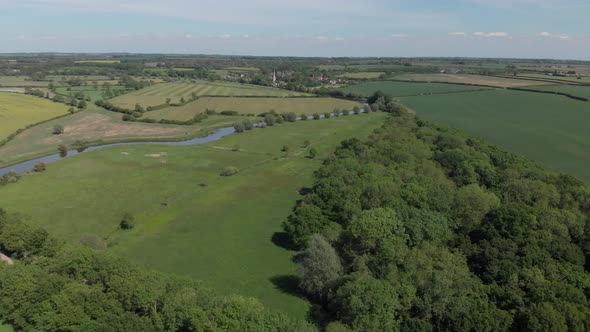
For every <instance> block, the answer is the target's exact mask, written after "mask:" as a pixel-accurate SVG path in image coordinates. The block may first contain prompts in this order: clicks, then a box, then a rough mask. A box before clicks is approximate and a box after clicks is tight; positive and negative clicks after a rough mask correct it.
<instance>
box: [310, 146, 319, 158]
mask: <svg viewBox="0 0 590 332" xmlns="http://www.w3.org/2000/svg"><path fill="white" fill-rule="evenodd" d="M317 155H318V151H317V150H316V149H315V148H311V149H309V159H314V158H315V157H316V156H317Z"/></svg>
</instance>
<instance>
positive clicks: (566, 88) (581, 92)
mask: <svg viewBox="0 0 590 332" xmlns="http://www.w3.org/2000/svg"><path fill="white" fill-rule="evenodd" d="M533 89H534V90H540V91H552V92H561V93H567V94H570V95H572V96H577V97H583V98H587V99H590V86H581V85H565V84H556V85H548V86H536V87H534V88H533Z"/></svg>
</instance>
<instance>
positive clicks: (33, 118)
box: [0, 92, 68, 140]
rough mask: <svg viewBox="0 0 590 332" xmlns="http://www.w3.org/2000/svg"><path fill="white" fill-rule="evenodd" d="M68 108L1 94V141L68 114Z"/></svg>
mask: <svg viewBox="0 0 590 332" xmlns="http://www.w3.org/2000/svg"><path fill="white" fill-rule="evenodd" d="M67 111H68V107H67V106H66V105H64V104H59V103H54V102H51V101H49V100H46V99H42V98H37V97H33V96H27V95H23V94H18V93H8V92H3V93H0V140H2V139H4V138H6V137H7V136H8V135H10V134H12V133H14V132H15V131H17V130H18V129H21V128H25V127H26V126H28V125H31V124H34V123H38V122H42V121H45V120H48V119H51V118H55V117H57V116H60V115H64V114H66V113H67Z"/></svg>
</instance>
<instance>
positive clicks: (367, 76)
mask: <svg viewBox="0 0 590 332" xmlns="http://www.w3.org/2000/svg"><path fill="white" fill-rule="evenodd" d="M384 74H385V73H384V72H372V71H366V72H358V73H344V74H340V75H338V77H341V78H351V79H376V78H379V77H381V75H384Z"/></svg>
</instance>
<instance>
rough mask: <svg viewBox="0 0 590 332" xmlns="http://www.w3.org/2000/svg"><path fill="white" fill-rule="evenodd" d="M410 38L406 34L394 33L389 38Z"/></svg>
mask: <svg viewBox="0 0 590 332" xmlns="http://www.w3.org/2000/svg"><path fill="white" fill-rule="evenodd" d="M408 37H410V36H408V35H406V34H405V33H394V34H393V35H391V36H389V38H393V39H402V38H408Z"/></svg>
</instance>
